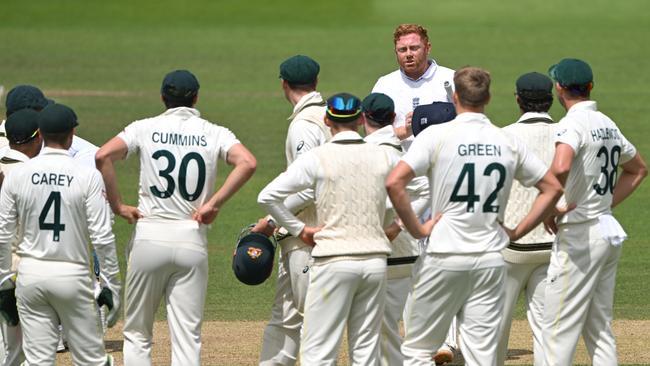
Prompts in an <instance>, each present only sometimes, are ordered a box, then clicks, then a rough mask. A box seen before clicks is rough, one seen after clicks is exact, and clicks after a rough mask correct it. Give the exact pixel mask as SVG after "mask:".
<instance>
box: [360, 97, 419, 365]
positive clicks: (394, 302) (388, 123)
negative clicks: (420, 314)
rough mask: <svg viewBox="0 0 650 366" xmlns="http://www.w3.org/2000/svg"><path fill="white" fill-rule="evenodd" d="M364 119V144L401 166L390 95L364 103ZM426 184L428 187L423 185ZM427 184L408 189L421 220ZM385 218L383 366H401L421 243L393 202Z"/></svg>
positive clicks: (400, 154)
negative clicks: (387, 243) (407, 307)
mask: <svg viewBox="0 0 650 366" xmlns="http://www.w3.org/2000/svg"><path fill="white" fill-rule="evenodd" d="M362 107H363V108H362V109H363V115H364V117H365V118H364V130H365V133H366V137H365V138H364V141H366V142H367V143H372V144H375V145H378V146H380V147H381V148H382V149H384V150H385V151H386V153H387V154H388V156H389V157H390V158H391V168H392V167H394V166H395V165H397V163H398V162H399V159H400V158H401V157H402V155H403V154H404V153H403V150H402V146H401V144H400V140H399V138H397V136H395V130H394V129H393V126H392V123H393V120H394V118H395V105H394V103H393V100H392V99H391V98H390V97H389V96H387V95H386V94H381V93H371V94H370V95H368V96H367V97H366V98H365V99H364V100H363V102H362ZM422 183H424V184H422ZM426 183H427V182H426V180H424V181H422V180H413V181H411V183H409V185H408V186H407V187H406V189H407V191H408V193H409V198H410V200H411V206H412V207H413V210H414V211H415V212H416V214H417V215H418V216H421V215H422V214H423V213H424V211H425V210H426V209H427V207H428V206H429V186H428V184H426ZM387 206H388V208H389V209H388V210H387V211H386V217H385V218H384V230H385V231H386V235H387V237H388V239H389V240H390V241H391V247H392V253H391V255H390V256H389V257H388V261H387V266H388V267H387V271H386V273H387V283H386V284H387V285H386V304H385V307H384V315H383V319H382V327H381V338H380V339H381V348H380V352H381V362H380V364H381V365H385V366H390V365H401V364H402V363H403V362H404V357H403V356H402V352H401V350H400V347H401V345H402V336H401V334H400V320H402V313H403V312H404V305H405V303H406V297H407V295H408V291H409V290H410V288H411V272H412V271H413V263H415V260H416V259H417V257H418V255H419V254H420V253H419V250H418V243H417V240H416V239H415V238H413V237H412V236H411V235H410V234H409V233H408V232H407V231H406V230H402V228H401V226H400V222H399V219H398V218H397V216H396V215H395V212H394V210H393V207H392V205H390V202H388V203H387Z"/></svg>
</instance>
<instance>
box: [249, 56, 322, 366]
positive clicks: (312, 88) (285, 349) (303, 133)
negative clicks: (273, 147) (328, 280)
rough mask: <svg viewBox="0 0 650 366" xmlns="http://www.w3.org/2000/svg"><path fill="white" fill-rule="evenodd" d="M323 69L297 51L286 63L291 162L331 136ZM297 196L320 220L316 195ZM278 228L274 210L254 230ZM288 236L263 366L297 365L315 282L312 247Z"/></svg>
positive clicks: (303, 214) (310, 219) (305, 214)
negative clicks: (319, 88) (309, 293)
mask: <svg viewBox="0 0 650 366" xmlns="http://www.w3.org/2000/svg"><path fill="white" fill-rule="evenodd" d="M319 71H320V65H319V64H318V63H317V62H316V61H314V60H313V59H312V58H310V57H308V56H303V55H296V56H292V57H290V58H288V59H286V60H285V61H284V62H282V64H280V79H281V80H282V81H281V84H282V90H283V91H284V96H285V97H286V99H287V100H288V101H289V103H291V105H292V106H293V113H292V114H291V116H289V120H290V121H291V123H290V124H289V130H288V132H287V140H286V143H285V155H286V159H287V166H289V165H291V164H292V163H293V162H294V161H295V160H296V159H297V158H298V157H299V156H301V155H302V154H304V153H306V152H307V151H309V150H311V149H313V148H315V147H317V146H320V145H322V144H324V143H325V142H326V141H328V140H329V139H330V138H331V133H330V129H329V128H328V127H327V126H325V122H324V121H323V117H324V116H325V101H324V100H323V97H322V96H321V95H320V93H319V92H317V91H316V86H317V84H318V73H319ZM301 194H302V195H303V196H307V197H313V192H309V191H306V192H301ZM298 196H299V195H296V196H295V197H294V198H297V197H298ZM290 202H291V200H290ZM290 202H289V205H290V206H291V203H290ZM294 202H296V203H299V204H300V205H299V206H295V207H294V206H292V209H293V210H294V213H296V212H297V216H298V217H299V218H300V219H301V220H303V221H304V222H305V223H306V224H307V225H309V226H314V225H315V224H316V206H315V205H314V203H313V200H310V202H308V203H305V204H304V207H301V206H302V203H303V201H302V200H294ZM298 211H299V212H298ZM274 229H275V224H274V221H273V219H271V217H270V216H269V217H265V218H263V219H260V220H259V222H258V224H257V225H256V226H255V227H254V228H253V229H252V231H253V232H264V233H265V234H266V235H267V236H270V235H272V234H273V231H274ZM282 232H283V233H284V232H286V229H282ZM282 236H284V239H282V240H280V241H279V242H278V244H279V247H280V259H279V261H278V281H277V283H276V291H275V300H274V302H273V308H272V310H271V320H270V321H269V324H268V325H267V326H266V328H265V329H264V338H263V342H262V352H261V353H260V365H262V366H265V365H269V366H271V365H289V366H290V365H294V364H295V363H296V360H297V358H298V353H299V350H300V329H301V327H302V321H303V312H304V307H305V298H306V296H307V286H308V285H309V261H310V260H311V250H312V248H311V246H309V245H307V244H305V243H304V242H303V241H302V240H300V238H298V237H295V236H291V235H282Z"/></svg>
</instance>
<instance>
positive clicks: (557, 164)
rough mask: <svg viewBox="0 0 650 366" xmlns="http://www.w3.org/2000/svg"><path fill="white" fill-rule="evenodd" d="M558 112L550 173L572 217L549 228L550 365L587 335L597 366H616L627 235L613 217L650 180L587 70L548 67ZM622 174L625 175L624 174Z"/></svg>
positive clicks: (569, 62) (564, 63)
mask: <svg viewBox="0 0 650 366" xmlns="http://www.w3.org/2000/svg"><path fill="white" fill-rule="evenodd" d="M549 74H550V76H551V77H552V78H553V80H555V91H556V93H557V99H558V100H559V102H560V104H562V106H563V107H564V108H565V109H566V110H567V114H566V115H565V116H564V118H562V119H561V120H560V122H559V124H558V126H557V133H556V136H555V156H554V157H553V162H552V164H551V172H552V174H553V175H555V176H556V177H557V178H558V179H559V181H560V182H561V183H562V184H563V185H564V186H565V195H566V201H567V203H569V204H574V205H576V207H575V209H573V210H572V211H569V212H567V213H565V214H564V215H562V216H560V217H558V218H557V220H556V221H552V222H548V224H549V226H550V228H551V229H552V230H553V231H555V232H556V235H557V239H556V241H555V242H554V243H553V250H552V253H551V262H550V265H549V269H548V276H547V278H546V291H545V297H544V326H543V347H544V364H545V365H549V366H550V365H570V364H571V363H572V361H573V357H574V355H575V350H576V346H577V343H578V338H579V337H580V335H581V334H582V336H583V338H584V341H585V344H586V346H587V352H588V353H589V356H590V357H591V362H592V363H593V364H594V365H616V364H617V357H616V343H615V340H614V334H613V333H612V327H611V324H612V318H613V303H614V287H615V280H616V267H617V264H618V259H619V257H620V255H621V246H622V244H623V241H624V240H625V239H626V237H627V234H626V233H625V231H624V230H623V228H622V227H621V225H620V224H619V223H618V222H617V221H616V219H615V218H614V217H613V216H612V208H614V207H616V206H617V205H618V204H620V203H621V202H622V201H623V200H625V199H626V198H627V197H628V196H629V195H630V194H631V193H632V192H633V191H634V190H635V189H636V188H637V187H638V186H639V185H640V184H641V182H642V181H643V179H644V178H645V177H646V175H647V174H648V170H647V167H646V164H645V162H644V161H643V159H642V158H641V156H640V155H639V153H638V151H637V150H636V148H635V147H634V146H633V145H632V144H631V143H630V142H629V141H628V140H627V139H626V138H625V136H624V135H623V133H622V132H621V130H620V129H619V128H618V126H617V125H616V124H615V123H614V121H612V120H611V119H610V118H609V117H607V116H606V115H605V114H603V113H601V112H599V111H598V109H597V105H596V102H595V101H592V100H591V99H590V93H591V90H592V88H593V85H594V84H593V73H592V70H591V67H590V66H589V64H587V63H586V62H584V61H582V60H578V59H569V58H567V59H563V60H561V61H560V62H559V63H557V64H556V65H553V66H551V68H550V69H549ZM619 167H620V168H622V170H621V171H620V172H619V170H618V169H619Z"/></svg>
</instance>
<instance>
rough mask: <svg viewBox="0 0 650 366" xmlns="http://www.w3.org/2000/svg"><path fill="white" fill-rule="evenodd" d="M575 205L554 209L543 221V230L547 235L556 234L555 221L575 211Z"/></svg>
mask: <svg viewBox="0 0 650 366" xmlns="http://www.w3.org/2000/svg"><path fill="white" fill-rule="evenodd" d="M576 207H577V205H576V204H575V203H571V204H568V205H566V206H562V207H557V206H556V207H555V210H554V211H553V213H552V214H551V215H550V216H549V217H547V218H546V219H544V229H545V230H546V232H547V233H549V234H557V230H558V229H557V221H558V220H559V219H561V218H562V216H564V215H565V214H566V213H567V212H570V211H572V210H573V209H575V208H576Z"/></svg>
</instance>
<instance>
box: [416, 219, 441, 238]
mask: <svg viewBox="0 0 650 366" xmlns="http://www.w3.org/2000/svg"><path fill="white" fill-rule="evenodd" d="M441 218H442V214H441V213H437V214H436V215H435V216H434V217H433V218H430V219H429V220H427V221H426V222H425V223H424V224H422V232H421V234H422V236H420V239H421V238H426V237H428V236H429V235H431V232H432V231H433V227H434V226H436V224H437V223H438V221H440V219H441Z"/></svg>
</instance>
